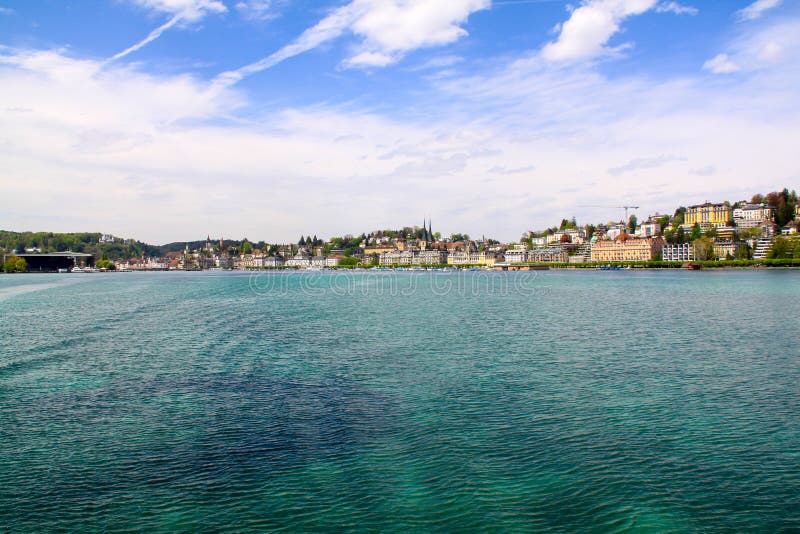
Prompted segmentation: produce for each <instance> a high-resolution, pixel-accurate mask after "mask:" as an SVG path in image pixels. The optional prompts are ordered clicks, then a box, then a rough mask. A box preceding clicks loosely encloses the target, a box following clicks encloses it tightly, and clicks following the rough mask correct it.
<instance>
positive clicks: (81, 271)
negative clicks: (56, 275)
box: [70, 267, 85, 273]
mask: <svg viewBox="0 0 800 534" xmlns="http://www.w3.org/2000/svg"><path fill="white" fill-rule="evenodd" d="M70 272H73V273H83V272H85V271H84V270H83V269H81V268H80V267H73V268H72V271H70Z"/></svg>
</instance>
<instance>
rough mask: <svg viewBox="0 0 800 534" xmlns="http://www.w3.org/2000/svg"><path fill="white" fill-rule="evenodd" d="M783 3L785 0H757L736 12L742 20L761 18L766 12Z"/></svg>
mask: <svg viewBox="0 0 800 534" xmlns="http://www.w3.org/2000/svg"><path fill="white" fill-rule="evenodd" d="M782 3H783V0H756V1H755V2H753V3H752V4H750V5H749V6H747V7H746V8H744V9H741V10H739V11H737V12H736V15H737V16H738V17H739V18H740V19H741V20H755V19H757V18H760V17H761V15H763V14H764V12H766V11H768V10H770V9H773V8H776V7H778V6H779V5H781V4H782Z"/></svg>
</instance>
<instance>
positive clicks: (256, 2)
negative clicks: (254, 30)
mask: <svg viewBox="0 0 800 534" xmlns="http://www.w3.org/2000/svg"><path fill="white" fill-rule="evenodd" d="M236 10H237V11H239V13H240V14H241V15H242V16H243V17H244V18H246V19H249V20H256V21H264V20H269V19H272V18H275V16H276V13H275V9H274V6H273V5H272V0H242V1H240V2H237V3H236Z"/></svg>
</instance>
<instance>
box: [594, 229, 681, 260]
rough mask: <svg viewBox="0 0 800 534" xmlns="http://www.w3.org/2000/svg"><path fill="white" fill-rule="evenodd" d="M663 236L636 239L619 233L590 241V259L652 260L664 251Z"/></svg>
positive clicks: (659, 256)
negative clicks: (609, 238)
mask: <svg viewBox="0 0 800 534" xmlns="http://www.w3.org/2000/svg"><path fill="white" fill-rule="evenodd" d="M665 244H666V241H664V238H663V237H648V238H645V239H637V238H633V237H628V236H627V234H621V235H619V236H617V238H616V239H613V240H607V241H595V242H594V243H592V256H591V257H592V261H598V262H612V261H653V260H658V259H661V257H662V254H663V252H664V245H665Z"/></svg>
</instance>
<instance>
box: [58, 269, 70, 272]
mask: <svg viewBox="0 0 800 534" xmlns="http://www.w3.org/2000/svg"><path fill="white" fill-rule="evenodd" d="M58 272H60V273H68V272H69V269H64V268H60V269H59V270H58Z"/></svg>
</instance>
